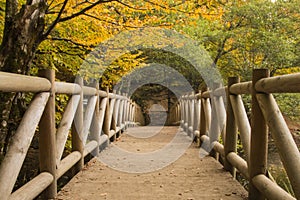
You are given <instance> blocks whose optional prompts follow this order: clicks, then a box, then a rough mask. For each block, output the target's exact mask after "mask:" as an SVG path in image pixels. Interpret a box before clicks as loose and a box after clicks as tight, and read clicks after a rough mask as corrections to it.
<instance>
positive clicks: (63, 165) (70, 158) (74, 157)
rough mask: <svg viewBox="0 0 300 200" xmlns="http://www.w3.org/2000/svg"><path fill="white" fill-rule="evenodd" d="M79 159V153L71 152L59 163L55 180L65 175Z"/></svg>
mask: <svg viewBox="0 0 300 200" xmlns="http://www.w3.org/2000/svg"><path fill="white" fill-rule="evenodd" d="M80 159H81V153H80V152H79V151H73V152H72V153H70V154H69V155H67V156H66V157H65V158H64V159H62V160H61V161H60V164H59V166H58V168H57V171H56V174H57V178H60V177H61V176H62V175H64V173H66V172H67V171H68V170H69V169H71V167H73V166H74V165H75V164H76V163H77V162H78V161H79V160H80Z"/></svg>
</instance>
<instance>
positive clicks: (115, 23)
mask: <svg viewBox="0 0 300 200" xmlns="http://www.w3.org/2000/svg"><path fill="white" fill-rule="evenodd" d="M83 15H85V16H87V17H90V18H93V19H96V20H98V21H101V22H105V23H108V24H113V25H116V26H123V27H127V28H141V26H127V25H126V26H125V25H121V24H118V23H117V22H112V21H108V20H104V19H101V18H99V17H96V16H93V15H90V14H87V13H84V14H83Z"/></svg>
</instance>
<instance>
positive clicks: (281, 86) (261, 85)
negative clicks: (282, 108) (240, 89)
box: [255, 73, 300, 93]
mask: <svg viewBox="0 0 300 200" xmlns="http://www.w3.org/2000/svg"><path fill="white" fill-rule="evenodd" d="M299 80H300V73H296V74H288V75H282V76H274V77H269V78H263V79H261V80H259V81H258V82H257V83H256V84H255V89H256V90H257V91H258V92H265V93H296V92H298V93H299V92H300V81H299Z"/></svg>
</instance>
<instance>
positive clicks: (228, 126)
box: [172, 69, 300, 200]
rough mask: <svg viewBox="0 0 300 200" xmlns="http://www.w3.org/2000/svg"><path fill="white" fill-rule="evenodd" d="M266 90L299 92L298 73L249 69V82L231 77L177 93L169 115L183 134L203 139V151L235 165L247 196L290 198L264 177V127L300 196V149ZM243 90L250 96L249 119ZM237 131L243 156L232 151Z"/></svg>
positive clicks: (229, 165) (253, 199) (232, 169)
mask: <svg viewBox="0 0 300 200" xmlns="http://www.w3.org/2000/svg"><path fill="white" fill-rule="evenodd" d="M225 91H226V92H225ZM272 93H300V73H297V74H291V75H283V76H277V77H269V71H268V70H265V69H259V70H254V71H253V78H252V81H250V82H243V83H240V82H239V78H237V77H231V78H229V79H228V86H227V87H220V86H219V85H218V84H216V85H215V87H214V88H213V90H211V91H202V92H201V93H199V94H190V95H185V96H183V97H182V98H181V99H180V101H179V103H178V104H177V105H176V106H174V107H173V110H172V112H173V115H174V117H173V118H174V119H175V120H180V119H181V126H182V128H183V129H184V130H185V131H186V132H187V133H188V134H190V135H192V134H193V135H195V136H196V137H198V138H200V139H201V141H202V144H205V143H206V144H209V147H210V148H209V149H208V151H210V150H212V151H211V152H210V153H211V155H214V154H215V152H216V153H218V155H219V156H221V157H222V158H223V160H224V167H225V169H226V170H228V171H230V172H231V173H232V174H233V175H235V170H238V171H239V172H240V173H241V174H242V175H243V176H244V177H245V178H246V179H247V180H249V199H250V200H258V199H265V198H267V199H278V200H280V199H295V198H294V197H292V196H291V195H290V194H289V193H287V192H286V191H285V190H283V189H282V188H281V187H279V186H278V185H277V184H276V183H275V182H274V181H273V180H271V179H269V178H268V171H267V154H268V151H267V145H268V133H269V131H268V128H269V130H270V133H271V136H272V138H273V139H274V141H275V144H276V147H277V149H278V151H279V154H280V158H281V160H282V163H283V165H284V168H285V170H286V172H287V175H288V178H289V180H290V183H291V185H292V188H293V191H294V194H295V196H296V198H297V199H300V153H299V150H298V148H297V145H296V143H295V141H294V139H293V137H292V134H291V133H290V130H289V128H288V127H287V124H286V123H285V120H284V118H283V116H282V114H281V111H280V110H279V108H278V105H277V103H276V101H275V99H274V97H273V95H272ZM243 94H251V96H252V100H251V120H250V121H251V123H249V119H248V117H247V114H246V111H245V107H244V105H243V101H242V98H241V95H243ZM224 102H226V105H225V104H224ZM225 106H226V107H227V108H226V109H225ZM250 124H251V125H250ZM238 132H239V134H240V139H241V142H242V146H243V149H244V152H245V160H244V159H243V158H241V157H240V156H239V155H237V153H236V150H237V136H238ZM220 136H221V137H220ZM219 138H222V141H223V144H224V146H223V145H222V144H221V143H220V142H219ZM204 146H205V145H204Z"/></svg>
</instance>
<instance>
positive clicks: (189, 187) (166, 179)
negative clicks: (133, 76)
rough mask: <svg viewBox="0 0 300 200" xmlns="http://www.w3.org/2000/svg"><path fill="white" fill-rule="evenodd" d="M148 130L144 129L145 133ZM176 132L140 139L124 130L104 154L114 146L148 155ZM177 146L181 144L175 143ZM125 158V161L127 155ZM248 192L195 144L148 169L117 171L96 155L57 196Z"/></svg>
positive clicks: (238, 195)
mask: <svg viewBox="0 0 300 200" xmlns="http://www.w3.org/2000/svg"><path fill="white" fill-rule="evenodd" d="M134 131H136V130H134ZM134 131H133V132H134ZM147 131H148V130H147V129H141V132H142V133H143V134H145V135H146V136H147ZM176 132H177V128H176V127H165V128H164V129H163V130H162V131H160V133H159V134H157V135H155V136H153V137H150V138H139V139H137V138H136V137H133V136H130V135H127V134H124V135H122V137H121V138H120V139H119V141H117V142H115V146H114V147H112V146H110V147H108V148H107V149H106V150H104V151H103V152H102V153H101V155H102V156H103V157H105V156H106V155H113V148H115V147H119V148H121V149H125V150H126V151H127V152H132V153H139V154H144V155H146V154H147V153H149V152H154V151H155V150H157V149H160V148H163V147H164V146H165V145H166V144H169V143H170V142H171V141H172V139H174V134H175V133H176ZM135 133H137V132H135ZM181 136H182V135H181ZM175 147H176V148H177V147H178V146H176V144H175ZM171 156H172V155H171ZM123 160H125V161H123V162H124V163H125V164H126V159H125V158H124V159H123ZM127 162H130V159H128V161H127ZM246 196H247V192H246V191H245V190H244V188H243V187H242V186H241V185H240V184H239V183H238V182H237V181H235V180H233V179H232V177H231V176H230V174H229V173H227V172H225V171H224V170H223V168H222V166H221V165H220V164H219V163H218V162H217V161H216V160H214V159H213V158H211V157H204V158H200V157H199V149H198V148H196V147H195V145H194V144H192V145H190V147H189V148H188V149H187V150H186V151H185V152H184V154H183V156H181V157H180V158H179V159H177V160H176V161H175V162H173V163H171V164H170V165H168V166H167V167H164V168H163V169H160V170H155V171H153V172H148V173H127V172H121V171H117V170H114V169H111V168H110V167H108V166H107V165H106V164H103V163H101V162H100V161H99V160H98V159H96V158H94V159H92V160H91V161H90V162H89V163H88V165H87V166H86V168H85V169H84V170H83V171H81V172H79V173H78V174H77V175H76V176H75V177H74V178H73V179H72V180H71V181H70V182H69V183H68V184H67V185H66V186H65V187H64V188H63V189H62V190H61V191H60V192H59V194H58V198H57V199H75V200H79V199H88V200H94V199H95V200H96V199H97V200H98V199H110V200H119V199H120V200H121V199H122V200H123V199H125V200H127V199H128V200H139V199H145V200H148V199H172V200H173V199H175V200H176V199H186V200H188V199H189V200H192V199H194V200H196V199H204V200H209V199H216V200H220V199H246V198H245V197H246Z"/></svg>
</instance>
